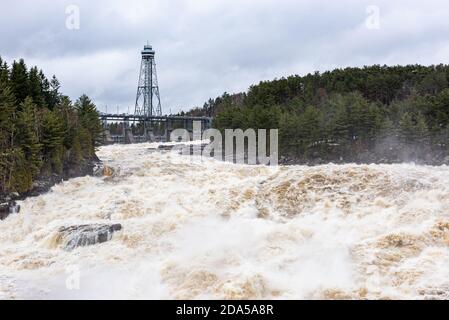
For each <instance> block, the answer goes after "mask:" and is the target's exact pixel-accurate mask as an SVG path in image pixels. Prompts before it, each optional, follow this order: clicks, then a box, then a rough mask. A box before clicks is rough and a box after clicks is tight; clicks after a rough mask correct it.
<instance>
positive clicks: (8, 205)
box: [0, 200, 20, 220]
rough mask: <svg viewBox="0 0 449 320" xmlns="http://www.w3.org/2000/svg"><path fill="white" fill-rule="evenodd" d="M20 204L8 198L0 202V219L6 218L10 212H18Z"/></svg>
mask: <svg viewBox="0 0 449 320" xmlns="http://www.w3.org/2000/svg"><path fill="white" fill-rule="evenodd" d="M19 211H20V206H19V205H18V204H17V203H16V202H15V201H14V200H9V201H6V202H2V203H0V220H4V219H6V217H8V216H9V215H10V214H14V213H18V212H19Z"/></svg>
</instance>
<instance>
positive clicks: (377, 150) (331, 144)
mask: <svg viewBox="0 0 449 320" xmlns="http://www.w3.org/2000/svg"><path fill="white" fill-rule="evenodd" d="M187 114H190V115H196V116H213V117H214V126H215V127H216V128H219V129H224V128H242V129H246V128H279V129H280V145H281V150H280V152H281V156H282V158H283V161H284V162H285V163H324V162H329V161H332V162H402V161H418V162H421V163H429V164H441V163H443V162H449V157H448V156H449V153H448V144H447V142H448V138H449V130H448V124H449V66H447V65H437V66H421V65H407V66H391V67H389V66H379V65H374V66H370V67H363V68H346V69H336V70H333V71H328V72H324V73H319V72H316V73H314V74H308V75H306V76H298V75H295V76H290V77H287V78H281V79H275V80H273V81H263V82H260V83H259V84H258V85H253V86H251V87H250V88H249V90H248V92H246V93H238V94H234V95H229V94H226V93H225V94H223V95H222V96H221V97H218V98H215V99H210V100H209V101H208V102H207V103H205V104H204V106H203V107H202V108H196V109H193V110H191V111H189V112H188V113H187Z"/></svg>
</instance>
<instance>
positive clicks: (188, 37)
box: [0, 0, 449, 113]
mask: <svg viewBox="0 0 449 320" xmlns="http://www.w3.org/2000/svg"><path fill="white" fill-rule="evenodd" d="M70 5H75V6H76V7H75V8H79V18H80V19H79V28H77V24H76V22H75V23H74V21H75V20H73V18H76V13H75V14H74V11H73V10H72V9H71V8H73V7H67V6H70ZM1 8H2V9H1V11H0V55H1V56H2V57H3V58H4V59H6V60H7V61H9V62H11V61H12V60H14V59H19V58H21V57H23V58H25V61H26V62H27V64H28V65H29V66H30V65H38V66H39V67H41V68H43V69H44V71H45V72H46V73H47V75H48V76H51V75H52V74H55V75H56V76H57V77H58V78H59V80H60V81H61V83H62V91H63V93H65V94H68V95H69V96H70V97H71V98H72V99H75V98H76V97H78V96H79V95H81V94H82V93H86V94H88V95H89V96H90V97H91V98H92V99H93V100H94V101H95V103H96V104H97V107H98V108H99V109H100V110H101V111H104V110H105V106H106V105H108V108H109V109H108V111H111V110H116V106H120V110H121V111H127V110H128V108H130V109H131V111H133V109H134V102H135V101H134V100H135V95H136V90H137V88H136V87H137V80H138V72H139V66H140V50H141V49H142V47H143V45H144V44H145V43H146V42H147V40H148V41H149V43H150V44H152V45H153V48H154V49H155V50H156V63H157V71H158V80H159V88H160V92H161V98H162V108H163V113H168V112H169V111H170V110H171V111H172V112H176V111H179V110H180V109H183V110H188V109H190V108H191V107H194V106H201V105H202V104H203V103H204V102H205V101H206V100H207V99H208V98H209V97H216V96H218V95H221V94H222V93H223V92H225V91H226V92H229V93H233V92H239V91H245V90H247V88H248V87H249V86H250V85H251V84H255V83H258V82H259V81H260V80H270V79H274V78H276V77H278V78H279V77H282V76H288V75H291V74H299V75H303V74H306V73H308V72H313V71H315V70H319V71H325V70H331V69H333V68H336V67H346V66H363V65H370V64H389V65H392V64H409V63H413V64H414V63H421V64H425V65H428V64H438V63H449V3H448V1H447V0H426V1H422V0H408V1H405V0H404V1H399V0H396V1H376V0H372V1H364V0H347V1H319V0H313V1H299V0H296V1H283V0H273V1H271V0H254V1H252V0H251V1H245V0H220V1H214V0H197V1H194V0H190V1H183V0H174V1H170V0H160V1H153V0H142V1H140V0H123V1H118V0H107V1H102V0H100V1H97V0H96V1H92V0H91V1H87V0H86V1H84V0H71V1H65V0H63V1H60V0H58V1H56V0H52V1H50V0H40V1H35V0H34V1H31V0H30V1H25V0H15V1H7V0H1ZM67 8H68V11H67ZM66 12H67V13H66ZM377 17H379V19H377Z"/></svg>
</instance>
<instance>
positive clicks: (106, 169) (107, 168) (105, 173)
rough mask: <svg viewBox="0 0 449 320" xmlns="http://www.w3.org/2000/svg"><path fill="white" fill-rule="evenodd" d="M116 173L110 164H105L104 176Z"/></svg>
mask: <svg viewBox="0 0 449 320" xmlns="http://www.w3.org/2000/svg"><path fill="white" fill-rule="evenodd" d="M113 175H114V169H113V168H112V167H109V166H106V165H105V166H104V167H103V176H105V177H112V176H113Z"/></svg>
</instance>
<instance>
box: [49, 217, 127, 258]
mask: <svg viewBox="0 0 449 320" xmlns="http://www.w3.org/2000/svg"><path fill="white" fill-rule="evenodd" d="M121 229H122V225H121V224H120V223H116V224H85V225H74V226H69V227H61V228H59V230H58V237H59V239H58V240H59V241H58V242H61V243H63V245H64V249H65V250H67V251H70V250H73V249H75V248H77V247H84V246H89V245H94V244H97V243H103V242H106V241H109V240H111V239H112V234H113V233H114V232H116V231H119V230H121Z"/></svg>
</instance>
